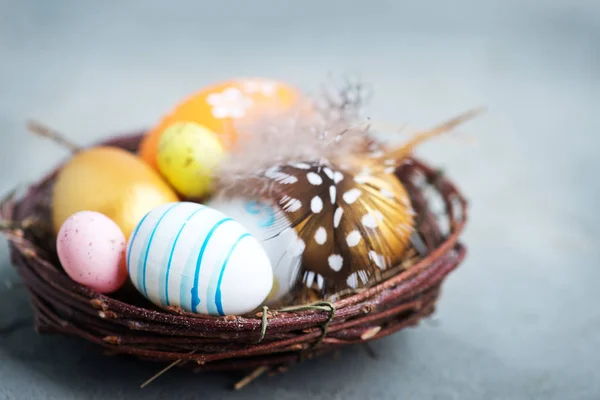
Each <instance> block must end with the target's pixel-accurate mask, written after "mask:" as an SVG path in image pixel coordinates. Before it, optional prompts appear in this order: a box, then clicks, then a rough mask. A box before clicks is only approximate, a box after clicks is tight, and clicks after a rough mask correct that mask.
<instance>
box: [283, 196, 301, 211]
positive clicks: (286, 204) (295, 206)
mask: <svg viewBox="0 0 600 400" xmlns="http://www.w3.org/2000/svg"><path fill="white" fill-rule="evenodd" d="M279 203H280V204H282V205H283V210H284V211H285V212H296V211H298V210H299V209H300V208H301V207H302V202H301V201H300V200H298V199H294V198H293V197H290V196H288V195H285V196H283V198H282V199H281V201H280V202H279Z"/></svg>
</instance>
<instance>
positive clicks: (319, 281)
mask: <svg viewBox="0 0 600 400" xmlns="http://www.w3.org/2000/svg"><path fill="white" fill-rule="evenodd" d="M323 283H324V279H323V275H321V274H317V287H318V288H319V289H323Z"/></svg>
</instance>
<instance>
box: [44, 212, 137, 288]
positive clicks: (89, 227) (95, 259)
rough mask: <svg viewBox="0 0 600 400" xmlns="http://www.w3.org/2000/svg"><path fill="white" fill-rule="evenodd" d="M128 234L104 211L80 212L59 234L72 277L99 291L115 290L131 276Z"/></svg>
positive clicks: (59, 245)
mask: <svg viewBox="0 0 600 400" xmlns="http://www.w3.org/2000/svg"><path fill="white" fill-rule="evenodd" d="M125 247H126V241H125V235H123V232H122V231H121V229H120V228H119V226H118V225H117V224H116V223H115V222H113V220H111V219H110V218H108V217H107V216H105V215H104V214H101V213H98V212H95V211H80V212H77V213H75V214H73V215H72V216H70V217H69V218H68V219H67V220H66V221H65V222H64V223H63V224H62V226H61V228H60V230H59V232H58V236H57V237H56V250H57V252H58V258H59V260H60V262H61V264H62V266H63V268H64V270H65V272H66V273H67V275H69V277H71V279H73V280H74V281H75V282H78V283H80V284H81V285H84V286H87V287H88V288H90V289H92V290H95V291H96V292H98V293H111V292H114V291H116V290H117V289H119V288H120V287H121V286H122V285H123V284H124V283H125V280H126V279H127V267H126V262H125Z"/></svg>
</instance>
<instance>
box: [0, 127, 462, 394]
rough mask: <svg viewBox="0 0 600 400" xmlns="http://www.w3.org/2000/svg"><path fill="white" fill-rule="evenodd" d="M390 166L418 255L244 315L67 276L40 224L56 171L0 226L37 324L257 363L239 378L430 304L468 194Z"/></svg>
mask: <svg viewBox="0 0 600 400" xmlns="http://www.w3.org/2000/svg"><path fill="white" fill-rule="evenodd" d="M139 139H140V135H137V134H136V135H132V136H122V137H117V138H115V139H113V140H110V141H108V142H105V143H103V144H108V145H116V146H120V147H122V148H124V149H127V150H130V151H134V150H136V149H137V146H138V144H139ZM397 175H398V177H399V179H401V180H402V182H403V183H404V184H405V186H406V188H407V190H408V191H409V193H410V195H411V200H412V202H413V205H414V208H415V211H416V213H417V231H418V239H419V241H420V243H421V246H422V247H423V248H421V249H418V250H419V251H415V252H414V254H419V256H418V258H416V259H415V260H414V261H413V262H412V264H411V265H410V267H408V268H406V269H404V270H402V272H400V273H396V274H394V275H392V276H391V277H389V278H387V279H386V280H384V281H382V282H380V283H379V284H377V285H375V286H373V287H370V288H367V289H366V290H362V291H360V292H357V293H350V294H348V295H345V296H340V298H339V299H337V300H335V301H333V302H331V303H329V302H321V303H315V304H311V305H304V306H298V307H289V308H282V309H268V308H266V307H264V308H263V309H262V312H259V313H257V314H249V315H244V316H225V317H212V316H205V315H194V314H189V313H186V312H183V311H181V310H174V309H159V308H157V307H155V306H153V305H151V304H149V303H147V302H144V301H143V300H142V297H141V296H140V295H138V294H137V293H136V292H134V291H132V289H131V288H126V289H123V290H121V291H120V292H118V294H115V295H113V296H106V295H101V294H98V293H95V292H94V291H92V290H90V289H88V288H85V287H83V286H81V285H78V284H76V283H75V282H73V281H72V280H71V279H69V278H68V277H67V275H66V274H64V272H63V271H62V269H61V267H60V265H59V264H58V261H57V257H56V253H55V249H54V240H55V239H54V237H53V236H52V235H51V234H49V233H48V232H49V231H47V230H44V229H41V228H40V226H39V225H38V223H39V221H48V220H49V210H48V196H49V193H50V190H51V187H52V183H53V179H54V176H55V172H52V173H50V174H49V175H48V176H47V177H45V178H44V179H43V180H41V181H40V182H39V183H38V184H36V185H33V186H31V187H30V188H29V191H28V192H27V193H26V195H25V196H23V197H22V198H20V199H18V200H15V199H12V198H9V199H6V200H5V201H4V204H2V205H0V220H2V221H3V222H2V224H0V229H1V230H2V232H3V233H4V234H5V235H6V236H7V238H8V239H9V243H10V251H11V259H12V261H13V264H14V265H15V268H16V269H17V271H18V272H19V274H20V276H21V277H22V279H23V282H24V283H25V285H26V287H27V289H28V291H29V293H30V297H31V304H32V306H33V309H34V315H35V324H36V328H37V330H38V331H39V332H40V333H58V334H64V335H73V336H77V337H80V338H83V339H85V340H88V341H90V342H93V343H95V344H97V345H98V346H100V347H102V348H104V349H106V350H108V351H110V352H112V353H117V354H119V353H120V354H129V355H134V356H137V357H139V358H142V359H147V360H154V361H162V362H166V363H168V366H167V368H165V369H164V371H166V370H167V369H169V368H172V367H174V366H179V367H182V366H195V369H196V370H198V371H204V370H238V369H245V370H249V371H254V374H251V375H249V378H247V379H246V380H242V381H241V383H240V386H243V385H244V384H246V383H247V382H249V381H251V380H252V379H254V378H255V377H256V376H258V375H260V374H262V373H264V372H267V371H275V370H278V369H281V368H282V367H283V366H286V365H289V364H293V363H296V362H299V361H301V360H303V359H307V358H312V357H315V356H318V355H321V354H323V353H326V352H329V351H331V350H335V349H338V348H340V347H341V346H345V345H349V344H357V343H366V342H368V341H371V340H376V339H379V338H382V337H384V336H387V335H390V334H392V333H394V332H396V331H398V330H401V329H404V328H406V327H409V326H414V325H416V324H418V323H419V321H420V320H421V319H423V318H425V317H427V316H429V315H431V313H433V312H434V310H435V305H436V302H437V300H438V298H439V295H440V287H441V284H442V283H443V281H444V279H445V278H446V276H447V275H448V274H449V273H450V272H451V271H453V270H454V269H455V268H456V267H457V266H458V265H459V264H460V262H461V261H462V259H463V258H464V256H465V253H466V250H465V247H464V246H463V245H462V244H461V243H459V236H460V234H461V232H462V230H463V228H464V225H465V223H466V220H467V202H466V200H465V199H464V198H463V196H462V195H461V194H460V192H459V191H458V190H457V189H456V187H455V186H454V184H453V183H452V182H451V181H450V180H448V178H447V177H446V176H445V175H443V174H442V175H440V174H439V173H438V171H437V170H436V169H434V168H431V167H429V166H428V165H426V164H424V163H423V162H421V161H419V160H416V159H411V160H410V162H407V163H405V164H404V165H403V166H401V167H400V168H399V169H398V171H397ZM419 178H425V179H424V180H425V182H426V184H427V185H429V186H431V187H434V188H435V190H436V191H437V192H438V193H439V194H440V195H441V197H442V198H443V200H444V204H445V207H446V212H445V215H444V216H443V217H444V218H447V219H448V222H449V224H448V225H449V226H450V232H449V233H443V232H442V231H441V229H440V221H439V216H437V215H434V213H433V212H431V211H430V210H429V207H428V203H427V198H426V197H425V196H424V194H423V187H422V184H421V183H419V181H420V179H419ZM31 221H34V222H33V223H32V222H31ZM36 221H37V222H36ZM38 228H39V229H38ZM132 302H133V303H135V304H133V303H132ZM164 371H162V372H164ZM162 372H160V373H159V374H157V376H158V375H160V374H161V373H162ZM154 378H155V377H153V379H154ZM146 384H147V383H146Z"/></svg>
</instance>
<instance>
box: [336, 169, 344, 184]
mask: <svg viewBox="0 0 600 400" xmlns="http://www.w3.org/2000/svg"><path fill="white" fill-rule="evenodd" d="M343 179H344V174H342V173H341V172H340V171H335V173H334V174H333V181H334V182H335V184H336V185H337V184H338V183H340V182H341V181H342V180H343Z"/></svg>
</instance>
